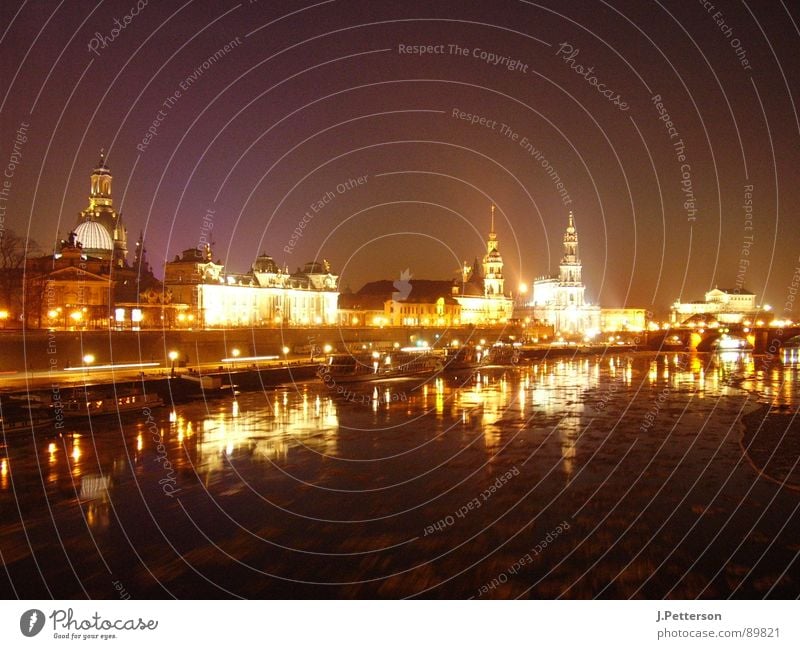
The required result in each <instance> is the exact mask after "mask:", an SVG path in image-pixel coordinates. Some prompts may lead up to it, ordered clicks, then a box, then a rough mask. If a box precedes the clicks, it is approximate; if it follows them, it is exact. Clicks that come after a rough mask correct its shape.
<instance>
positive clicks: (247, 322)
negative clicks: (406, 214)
mask: <svg viewBox="0 0 800 649" xmlns="http://www.w3.org/2000/svg"><path fill="white" fill-rule="evenodd" d="M164 287H165V291H167V292H169V294H170V296H171V302H172V307H173V308H174V309H176V310H180V309H184V311H183V313H184V314H185V315H186V317H187V320H186V321H187V323H188V318H189V317H191V319H192V320H193V321H194V322H195V323H196V324H197V325H198V326H201V327H254V326H270V325H331V324H336V323H337V317H338V313H337V300H338V296H339V290H338V276H337V275H335V274H333V273H332V272H331V269H330V265H329V264H328V262H327V261H324V260H323V261H322V262H316V261H314V262H309V263H307V264H306V265H305V267H304V268H303V269H302V270H301V269H299V268H298V269H297V272H295V273H291V274H290V273H289V271H288V269H286V268H283V269H282V268H280V267H278V265H277V264H276V263H275V261H274V260H273V259H272V257H270V256H268V255H260V256H259V257H258V258H257V259H256V261H255V263H254V264H253V265H252V267H251V269H250V271H249V272H247V273H244V274H230V273H226V272H225V268H224V266H223V265H222V264H221V263H219V262H214V261H212V256H211V248H210V246H208V245H206V246H205V248H203V249H195V248H190V249H188V250H184V251H183V253H182V255H181V256H178V257H176V258H175V260H174V261H172V262H169V263H167V264H165V266H164Z"/></svg>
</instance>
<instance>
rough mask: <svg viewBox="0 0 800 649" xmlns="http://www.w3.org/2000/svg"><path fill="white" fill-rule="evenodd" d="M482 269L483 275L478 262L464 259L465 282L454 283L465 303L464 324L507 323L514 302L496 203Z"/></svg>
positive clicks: (455, 292)
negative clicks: (497, 225)
mask: <svg viewBox="0 0 800 649" xmlns="http://www.w3.org/2000/svg"><path fill="white" fill-rule="evenodd" d="M482 269H483V275H482V276H480V275H479V274H478V268H477V264H473V265H472V266H471V267H470V266H469V264H467V262H464V264H463V267H462V271H461V282H460V283H459V282H456V283H454V284H453V290H452V297H453V299H454V300H455V301H456V302H458V304H459V305H460V306H461V317H460V324H476V325H487V324H505V323H507V322H508V321H509V320H510V319H511V316H512V315H513V312H514V302H513V300H512V299H511V298H510V297H508V296H507V295H506V293H505V278H504V276H503V256H502V255H501V254H500V251H499V249H498V240H497V233H496V232H495V229H494V205H492V220H491V226H490V228H489V237H488V239H487V240H486V254H485V255H484V257H483V264H482Z"/></svg>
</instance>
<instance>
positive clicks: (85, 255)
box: [25, 151, 163, 329]
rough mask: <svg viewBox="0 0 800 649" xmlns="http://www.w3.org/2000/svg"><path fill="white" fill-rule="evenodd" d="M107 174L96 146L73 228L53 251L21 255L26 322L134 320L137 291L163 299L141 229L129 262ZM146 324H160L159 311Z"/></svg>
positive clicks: (79, 324) (125, 323)
mask: <svg viewBox="0 0 800 649" xmlns="http://www.w3.org/2000/svg"><path fill="white" fill-rule="evenodd" d="M112 180H113V177H112V175H111V170H110V169H109V167H108V165H107V164H106V161H105V154H104V153H103V151H101V152H100V161H99V162H98V163H97V165H96V166H95V168H94V170H93V171H92V174H91V176H90V186H89V205H88V207H87V208H86V209H84V210H82V211H81V212H80V214H79V216H78V222H77V224H76V226H75V228H74V230H73V231H72V232H70V233H69V234H68V235H67V238H66V239H62V240H61V241H60V242H58V243H57V244H56V246H55V251H54V252H53V253H52V254H49V255H43V256H40V257H32V258H28V259H27V260H26V263H25V268H26V272H25V295H26V314H25V316H26V323H27V326H29V327H48V328H65V329H85V328H105V327H107V326H111V325H113V326H116V327H118V328H125V327H131V326H133V325H136V326H138V325H139V324H140V323H141V317H140V316H141V309H140V308H139V302H140V300H141V296H142V295H144V294H153V293H156V294H158V295H160V296H161V298H162V299H160V300H159V303H163V295H162V293H161V285H160V283H159V282H158V280H157V279H156V278H155V277H154V276H153V273H152V270H151V268H150V266H149V264H148V263H147V260H146V252H145V249H144V240H143V238H142V236H141V235H140V237H139V240H138V241H137V243H136V255H135V260H134V264H133V266H131V265H130V264H129V263H128V260H127V254H128V233H127V230H126V229H125V226H124V225H123V223H122V215H121V214H118V213H117V211H116V210H115V209H114V203H113V199H112V194H111V187H112ZM150 324H152V325H153V326H156V325H160V324H162V317H161V314H160V313H159V314H158V315H157V316H156V319H155V320H154V321H153V322H151V323H150Z"/></svg>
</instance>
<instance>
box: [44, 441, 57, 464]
mask: <svg viewBox="0 0 800 649" xmlns="http://www.w3.org/2000/svg"><path fill="white" fill-rule="evenodd" d="M56 451H58V447H57V446H56V445H55V443H53V442H50V443H49V444H48V445H47V463H48V464H51V465H52V464H55V462H56Z"/></svg>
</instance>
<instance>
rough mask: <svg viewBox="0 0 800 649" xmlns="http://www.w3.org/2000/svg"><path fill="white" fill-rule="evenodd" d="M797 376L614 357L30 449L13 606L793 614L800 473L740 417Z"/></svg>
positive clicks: (177, 416) (15, 459)
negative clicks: (229, 603)
mask: <svg viewBox="0 0 800 649" xmlns="http://www.w3.org/2000/svg"><path fill="white" fill-rule="evenodd" d="M795 360H796V359H795ZM797 371H798V366H797V364H796V362H792V359H791V358H776V359H769V358H765V357H760V356H758V357H755V358H754V357H752V356H749V355H739V354H732V355H730V356H726V357H720V356H709V355H703V354H682V353H669V354H661V355H656V354H647V353H633V352H631V353H625V352H620V353H617V354H611V355H602V356H601V355H597V356H590V357H578V358H574V359H569V358H565V359H553V360H543V361H537V362H536V363H534V364H532V365H521V366H517V367H510V368H496V369H487V370H484V371H481V372H480V373H478V374H475V375H463V376H448V377H439V378H437V379H436V380H434V381H432V382H431V383H429V384H428V385H425V386H422V387H420V388H418V389H412V388H413V387H414V386H413V384H410V383H408V382H403V381H398V382H394V383H385V384H381V385H380V386H379V387H377V388H374V389H373V387H371V386H370V387H365V388H363V389H362V390H361V391H353V392H352V393H344V394H337V392H336V390H335V388H334V389H331V387H330V386H325V385H322V384H321V383H319V382H308V383H302V384H297V385H292V386H285V387H281V388H276V389H268V390H266V391H264V392H255V393H246V394H241V395H239V396H238V397H236V398H235V399H234V398H233V397H228V398H226V399H218V400H214V401H208V402H205V403H204V402H196V403H191V404H184V405H180V406H177V407H176V408H175V409H174V410H171V409H170V408H159V409H155V410H153V411H152V412H150V411H143V412H141V413H137V414H134V415H133V416H130V415H128V416H126V417H125V418H122V419H120V418H116V417H111V418H108V417H106V418H103V419H98V420H95V421H93V422H91V425H89V424H86V425H81V426H79V427H72V428H69V427H68V428H65V429H64V430H63V431H55V430H52V429H49V430H48V429H44V430H37V431H36V432H35V434H31V433H23V434H19V433H17V434H15V435H14V436H13V437H12V436H9V437H8V438H7V439H5V443H4V444H3V446H2V447H0V512H2V518H1V521H0V552H2V562H3V564H4V567H5V570H4V571H3V572H0V575H2V576H0V594H2V595H3V596H4V597H25V598H41V597H56V598H82V597H92V598H117V597H124V598H128V597H131V598H166V597H178V598H228V597H247V598H273V597H280V598H307V597H315V598H333V597H336V598H342V597H345V598H354V597H358V598H373V597H384V598H401V597H424V598H469V597H475V598H511V597H532V598H559V597H562V598H591V597H603V598H629V597H640V598H663V597H671V598H695V597H701V598H727V597H742V598H753V597H759V598H760V597H792V598H794V597H797V596H798V595H800V563H799V562H798V559H797V557H798V552H800V535H798V531H800V511H799V508H800V490H798V488H797V485H796V484H794V483H792V484H789V485H788V486H787V485H786V484H781V483H782V482H783V481H785V480H786V481H788V482H791V480H789V479H788V478H787V476H788V477H789V478H791V477H793V476H794V475H795V474H793V473H792V469H796V460H795V461H794V464H791V462H790V463H789V464H790V465H791V466H789V467H788V469H787V471H786V472H784V473H783V474H776V475H772V474H770V471H771V470H772V469H771V466H772V465H763V466H761V465H759V464H758V462H756V461H754V459H753V457H751V455H750V454H749V453H748V452H746V449H745V445H744V444H745V442H744V441H743V440H744V439H745V438H744V434H745V432H746V425H745V423H744V421H743V417H744V416H745V415H747V414H748V413H751V414H750V417H751V419H750V420H747V419H746V418H745V421H748V422H750V423H749V424H748V425H750V426H751V427H752V426H753V425H754V424H753V423H752V422H753V421H756V423H759V422H761V423H763V422H764V420H765V419H764V418H765V417H767V418H768V417H769V416H771V414H770V413H776V416H778V415H780V416H782V417H784V419H781V421H784V420H785V419H786V415H787V414H791V413H796V412H797V408H798V405H799V404H798V401H799V395H798V385H800V383H798V377H797ZM753 413H755V420H754V419H753V417H754V414H753ZM790 422H791V425H788V424H787V425H786V426H784V427H783V428H785V430H783V429H781V430H783V434H782V435H781V437H780V439H781V440H783V439H786V440H790V439H793V440H795V441H796V440H797V435H798V430H797V428H796V427H795V426H794V420H793V417H790ZM774 428H775V426H772V430H773V432H774ZM779 432H780V431H779ZM771 434H772V433H771ZM765 440H766V442H767V447H766V451H765V450H764V449H763V448H762V449H761V452H762V454H763V453H764V452H767V451H769V448H770V447H769V438H766V437H765V438H763V439H760V440H759V441H760V442H764V441H765ZM787 443H788V442H787ZM761 446H764V444H763V443H762V444H761ZM777 448H778V447H777V445H776V446H775V449H777ZM780 450H781V458H782V459H783V461H784V465H785V464H786V460H787V457H788V455H787V452H784V450H783V447H781V449H780ZM772 455H775V453H774V452H773V453H771V454H770V457H771V456H772ZM784 468H785V467H784Z"/></svg>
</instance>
